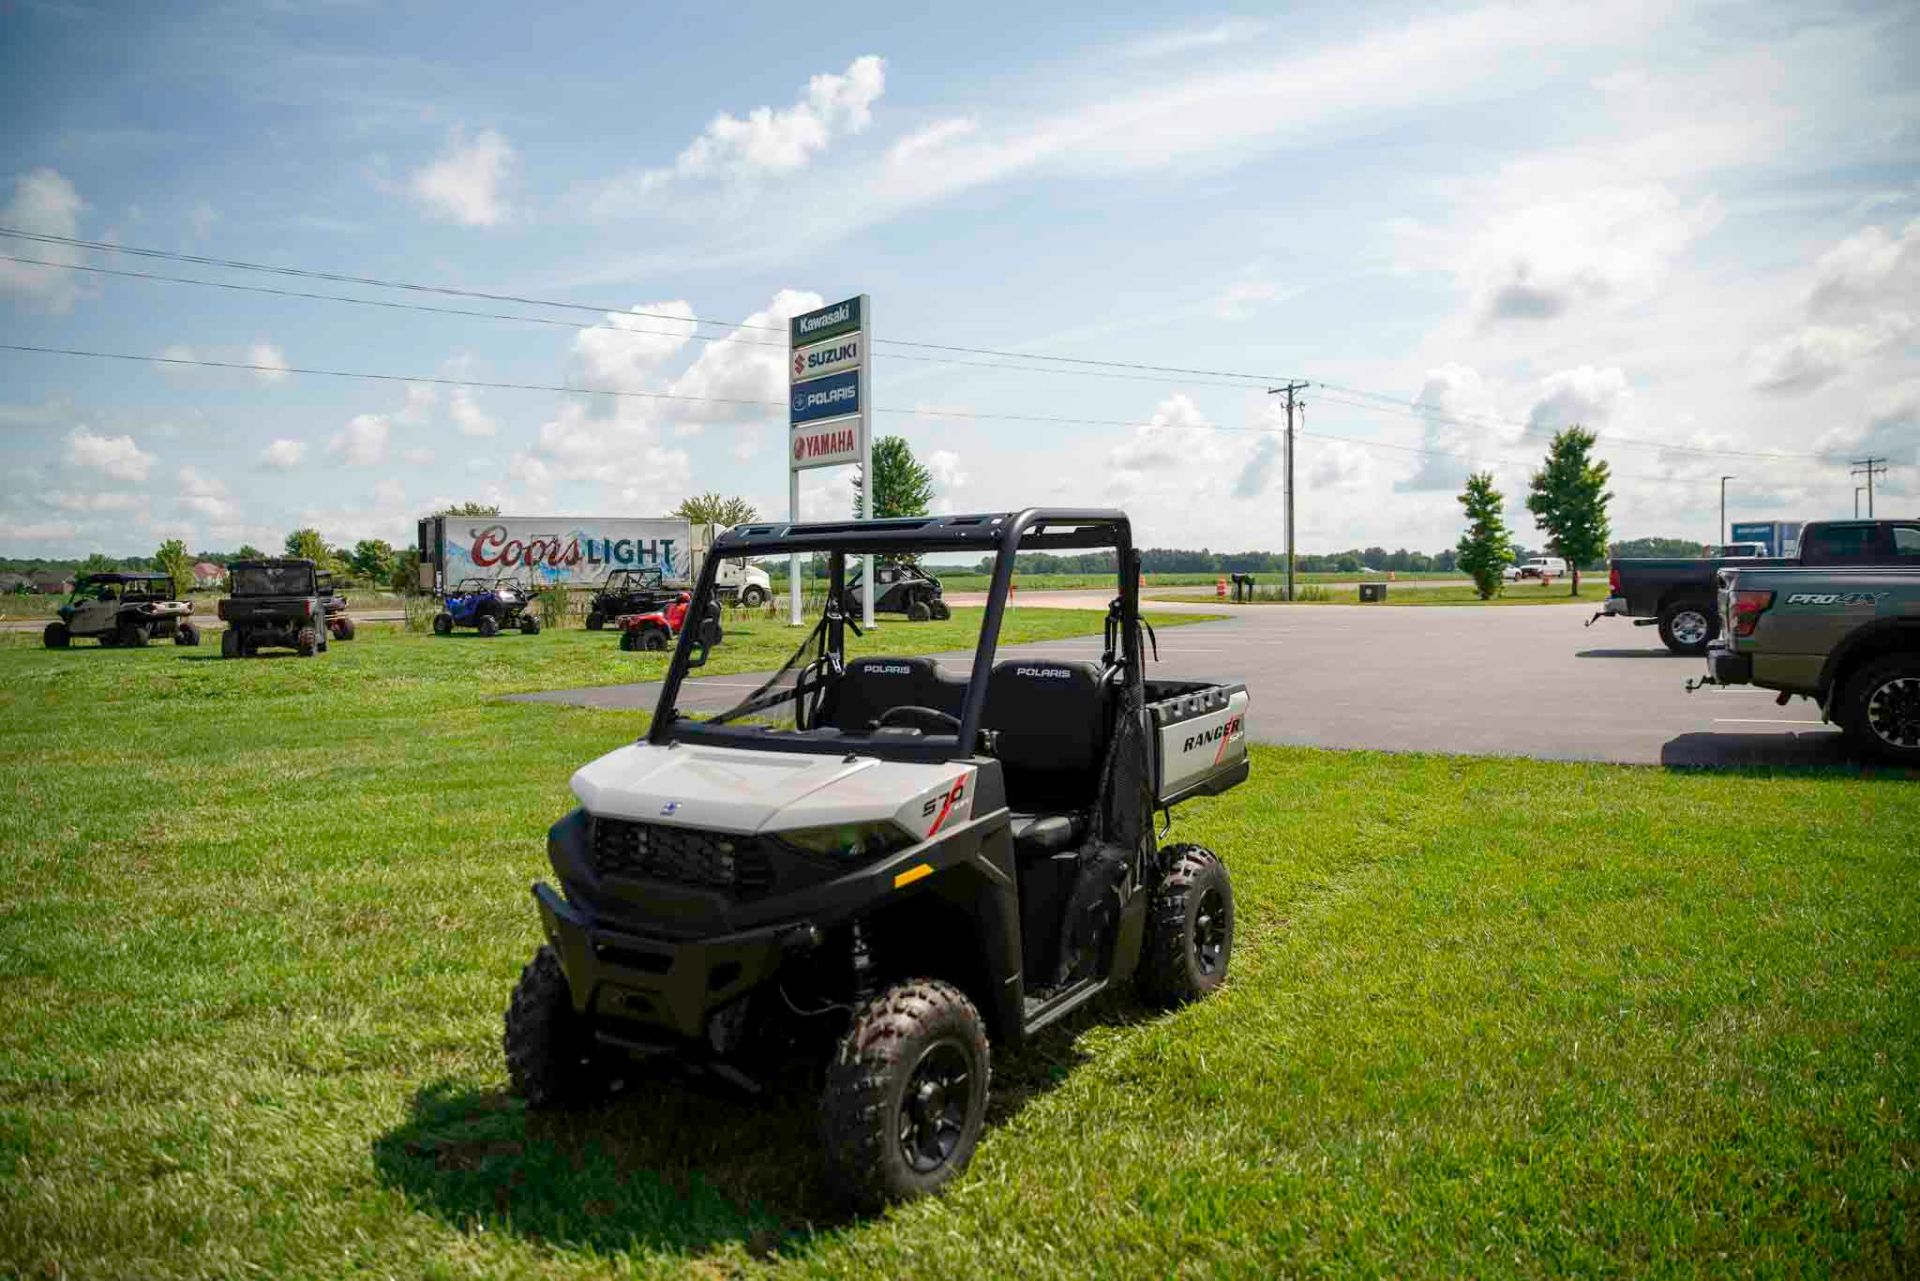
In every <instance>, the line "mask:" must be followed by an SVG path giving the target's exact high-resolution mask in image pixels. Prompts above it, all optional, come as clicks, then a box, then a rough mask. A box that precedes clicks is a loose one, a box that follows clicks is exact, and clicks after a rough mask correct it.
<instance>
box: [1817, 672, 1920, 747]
mask: <svg viewBox="0 0 1920 1281" xmlns="http://www.w3.org/2000/svg"><path fill="white" fill-rule="evenodd" d="M1837 704H1838V705H1837V706H1836V707H1834V709H1833V719H1834V720H1835V721H1837V722H1838V723H1839V725H1840V728H1841V729H1842V730H1843V731H1844V732H1845V733H1846V736H1847V741H1848V742H1849V743H1850V744H1851V745H1852V746H1853V748H1854V750H1855V751H1857V752H1859V753H1861V754H1862V755H1864V756H1872V757H1878V758H1879V759H1880V760H1883V761H1887V762H1889V763H1891V764H1895V765H1909V766H1912V765H1920V654H1889V655H1887V656H1886V657H1885V658H1879V659H1875V660H1874V661H1873V662H1871V663H1868V664H1867V665H1866V666H1865V667H1863V668H1861V669H1860V670H1859V671H1857V672H1855V673H1854V674H1853V676H1852V677H1850V678H1849V679H1848V681H1847V683H1846V687H1845V688H1844V689H1842V690H1841V692H1840V697H1839V699H1838V700H1837Z"/></svg>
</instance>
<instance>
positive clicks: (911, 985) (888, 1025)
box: [820, 979, 992, 1210]
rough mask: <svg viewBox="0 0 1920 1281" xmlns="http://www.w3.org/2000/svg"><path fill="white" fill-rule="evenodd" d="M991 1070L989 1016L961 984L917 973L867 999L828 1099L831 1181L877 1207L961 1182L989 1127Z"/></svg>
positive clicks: (823, 1104)
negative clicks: (982, 1133)
mask: <svg viewBox="0 0 1920 1281" xmlns="http://www.w3.org/2000/svg"><path fill="white" fill-rule="evenodd" d="M991 1077H992V1054H991V1050H990V1048H989V1047H988V1045H987V1029H986V1024H985V1023H984V1022H983V1021H982V1020H981V1018H980V1012H979V1011H978V1010H976V1009H975V1008H974V1006H973V1002H972V1001H969V1000H968V999H967V997H966V994H965V993H963V992H961V991H960V989H959V988H956V987H953V986H951V985H950V984H947V983H942V982H940V981H939V980H937V979H912V980H909V981H908V982H905V983H896V984H894V985H893V986H892V987H890V988H888V989H886V990H885V991H884V992H882V993H880V994H879V995H878V996H876V997H874V998H873V999H871V1000H869V1001H867V1002H866V1003H865V1004H864V1005H862V1006H861V1007H860V1008H859V1010H857V1011H856V1012H855V1013H854V1016H853V1022H852V1025H851V1026H850V1027H848V1029H847V1031H846V1032H845V1034H844V1035H842V1036H841V1038H840V1043H839V1045H838V1047H837V1048H836V1049H835V1051H834V1056H833V1062H832V1063H831V1064H829V1065H828V1067H827V1083H826V1089H825V1091H824V1092H823V1093H822V1095H821V1099H820V1131H821V1139H822V1141H823V1144H822V1145H823V1146H824V1147H825V1149H826V1156H827V1176H828V1181H829V1183H830V1184H831V1185H832V1186H833V1188H834V1190H835V1191H836V1192H837V1193H839V1195H840V1197H841V1198H842V1199H843V1200H845V1201H847V1202H848V1203H850V1204H852V1205H854V1206H856V1207H858V1208H860V1209H863V1210H877V1209H879V1208H880V1207H881V1206H883V1205H885V1204H886V1203H887V1202H889V1201H903V1200H906V1199H907V1198H909V1197H916V1196H923V1195H925V1194H926V1193H929V1192H934V1191H937V1190H938V1189H939V1188H941V1187H942V1186H944V1185H945V1184H947V1183H949V1182H951V1181H952V1180H953V1179H955V1178H957V1177H958V1176H959V1175H960V1174H961V1172H962V1171H964V1170H965V1169H966V1168H967V1161H968V1160H969V1159H970V1158H971V1157H972V1156H973V1149H974V1147H975V1145H976V1144H978V1143H979V1141H980V1131H981V1130H982V1129H984V1128H985V1126H986V1120H987V1087H988V1084H989V1081H990V1079H991Z"/></svg>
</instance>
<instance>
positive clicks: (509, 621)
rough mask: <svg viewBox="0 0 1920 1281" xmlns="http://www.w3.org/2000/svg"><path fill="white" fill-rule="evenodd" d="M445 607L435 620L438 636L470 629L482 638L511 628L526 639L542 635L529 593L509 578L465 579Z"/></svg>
mask: <svg viewBox="0 0 1920 1281" xmlns="http://www.w3.org/2000/svg"><path fill="white" fill-rule="evenodd" d="M444 606H445V607H444V608H443V609H442V610H441V611H440V612H439V613H438V614H435V615H434V616H433V630H434V632H435V634H436V635H440V636H446V635H450V634H451V633H452V631H453V629H454V628H456V627H471V628H473V629H474V630H475V631H477V632H479V633H480V634H481V635H482V636H497V635H499V634H500V633H501V632H502V631H504V630H506V629H507V628H510V627H517V628H519V629H520V632H521V634H522V635H526V636H538V635H539V634H540V619H539V618H538V617H537V616H535V615H534V614H533V613H531V612H530V611H529V610H528V609H527V589H526V588H524V587H522V586H521V585H520V584H519V583H516V582H514V581H513V580H512V579H510V578H499V579H492V580H489V579H485V578H463V579H461V580H460V582H459V583H458V584H456V585H455V586H454V589H453V590H452V591H451V592H448V593H447V595H446V598H445V601H444Z"/></svg>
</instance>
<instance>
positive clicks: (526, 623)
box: [520, 614, 540, 636]
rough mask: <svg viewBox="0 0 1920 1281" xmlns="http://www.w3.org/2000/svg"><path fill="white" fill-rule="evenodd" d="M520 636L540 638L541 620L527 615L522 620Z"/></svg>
mask: <svg viewBox="0 0 1920 1281" xmlns="http://www.w3.org/2000/svg"><path fill="white" fill-rule="evenodd" d="M520 634H521V635H522V636H538V635H539V634H540V620H539V619H537V618H535V617H534V616H533V615H531V614H528V615H526V616H525V617H524V618H522V619H521V620H520Z"/></svg>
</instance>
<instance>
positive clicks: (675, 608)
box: [614, 592, 721, 651]
mask: <svg viewBox="0 0 1920 1281" xmlns="http://www.w3.org/2000/svg"><path fill="white" fill-rule="evenodd" d="M692 602H693V594H692V593H691V592H681V593H680V594H679V595H678V596H676V597H674V598H673V600H672V601H671V602H670V603H669V604H668V605H667V607H666V608H665V609H656V610H653V611H651V612H649V613H645V614H623V615H621V616H620V617H619V618H616V619H615V620H614V626H616V627H618V628H619V629H620V648H621V649H623V650H636V649H642V650H653V651H659V650H663V649H666V648H667V647H668V646H669V645H671V644H672V643H673V638H674V637H676V636H678V635H679V634H680V629H681V628H682V627H684V626H686V622H687V610H688V608H689V607H690V606H691V604H692ZM720 635H721V633H720V604H719V602H718V601H715V602H713V604H711V605H710V606H709V607H708V609H707V618H706V622H705V624H704V626H703V628H702V630H701V633H700V639H701V640H703V641H705V642H706V643H707V644H709V645H718V644H719V643H720Z"/></svg>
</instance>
